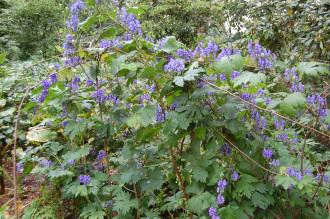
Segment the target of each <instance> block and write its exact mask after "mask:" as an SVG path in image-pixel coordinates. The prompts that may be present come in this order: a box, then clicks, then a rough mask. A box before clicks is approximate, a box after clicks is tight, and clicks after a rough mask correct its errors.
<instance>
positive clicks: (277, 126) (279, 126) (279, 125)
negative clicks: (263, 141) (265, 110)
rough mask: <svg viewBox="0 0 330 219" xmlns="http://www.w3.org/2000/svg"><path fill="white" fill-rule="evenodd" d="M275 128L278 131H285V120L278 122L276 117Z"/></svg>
mask: <svg viewBox="0 0 330 219" xmlns="http://www.w3.org/2000/svg"><path fill="white" fill-rule="evenodd" d="M274 126H275V129H277V130H282V129H284V126H285V123H284V120H283V119H280V120H277V117H276V116H274Z"/></svg>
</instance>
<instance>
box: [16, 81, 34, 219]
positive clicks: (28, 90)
mask: <svg viewBox="0 0 330 219" xmlns="http://www.w3.org/2000/svg"><path fill="white" fill-rule="evenodd" d="M30 89H31V87H28V88H27V89H26V91H25V94H24V96H23V98H22V100H21V102H20V104H19V107H18V110H17V115H16V121H15V128H14V136H13V138H14V149H13V150H14V152H13V153H14V155H13V181H14V207H15V218H16V219H18V209H17V180H16V174H17V173H16V148H17V129H18V123H19V117H20V115H21V109H22V106H23V103H24V101H25V98H26V97H27V95H28V94H29V92H30Z"/></svg>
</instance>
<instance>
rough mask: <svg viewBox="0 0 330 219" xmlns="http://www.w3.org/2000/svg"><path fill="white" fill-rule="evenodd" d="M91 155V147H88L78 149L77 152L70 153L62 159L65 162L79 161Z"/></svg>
mask: <svg viewBox="0 0 330 219" xmlns="http://www.w3.org/2000/svg"><path fill="white" fill-rule="evenodd" d="M88 154H89V147H88V146H87V145H86V146H84V147H83V148H79V149H78V150H77V149H76V150H75V151H68V152H66V153H65V154H64V155H63V156H62V157H63V159H64V160H65V161H69V160H79V159H80V158H83V157H86V156H87V155H88Z"/></svg>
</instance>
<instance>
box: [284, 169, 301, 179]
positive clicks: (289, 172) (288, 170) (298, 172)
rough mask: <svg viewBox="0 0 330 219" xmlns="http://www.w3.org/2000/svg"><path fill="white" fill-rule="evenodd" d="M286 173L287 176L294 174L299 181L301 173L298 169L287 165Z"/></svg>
mask: <svg viewBox="0 0 330 219" xmlns="http://www.w3.org/2000/svg"><path fill="white" fill-rule="evenodd" d="M287 174H288V175H289V176H294V177H296V179H297V180H298V181H301V180H302V178H303V176H302V175H301V173H300V171H299V170H296V169H294V168H293V167H288V169H287Z"/></svg>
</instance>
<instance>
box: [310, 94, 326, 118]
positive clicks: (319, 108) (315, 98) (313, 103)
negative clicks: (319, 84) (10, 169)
mask: <svg viewBox="0 0 330 219" xmlns="http://www.w3.org/2000/svg"><path fill="white" fill-rule="evenodd" d="M307 104H308V106H309V107H310V108H312V110H313V111H314V112H315V113H316V114H317V116H320V117H325V116H327V115H328V110H327V105H326V101H325V99H324V98H323V97H322V96H321V95H319V94H317V95H309V96H307Z"/></svg>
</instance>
